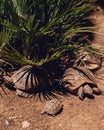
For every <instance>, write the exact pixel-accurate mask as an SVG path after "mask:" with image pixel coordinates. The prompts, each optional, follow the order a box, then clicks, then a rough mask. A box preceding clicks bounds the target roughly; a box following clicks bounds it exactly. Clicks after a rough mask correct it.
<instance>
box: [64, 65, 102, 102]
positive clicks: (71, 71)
mask: <svg viewBox="0 0 104 130" xmlns="http://www.w3.org/2000/svg"><path fill="white" fill-rule="evenodd" d="M62 84H63V85H64V87H66V88H67V89H68V90H69V92H71V93H73V94H76V95H78V96H79V98H80V99H81V100H83V99H84V97H85V96H88V97H90V96H92V95H93V93H94V94H95V93H97V94H101V91H100V89H99V88H98V86H97V83H96V80H95V77H94V75H93V73H92V72H91V71H90V70H89V69H87V68H85V67H73V68H68V69H66V70H65V72H64V74H63V78H62Z"/></svg>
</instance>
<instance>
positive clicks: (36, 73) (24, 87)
mask: <svg viewBox="0 0 104 130" xmlns="http://www.w3.org/2000/svg"><path fill="white" fill-rule="evenodd" d="M4 80H5V82H6V83H7V84H8V83H9V84H11V85H12V86H13V87H14V88H15V89H16V94H17V95H18V96H21V97H31V96H33V94H31V93H33V91H34V89H35V90H37V89H36V88H39V86H42V87H43V88H45V87H46V86H49V85H51V84H52V82H51V80H50V79H49V77H48V76H47V73H46V72H45V71H44V70H42V69H39V68H34V67H33V66H31V65H26V66H23V67H21V68H20V69H19V70H17V71H15V72H14V74H13V75H12V76H11V77H9V76H4Z"/></svg>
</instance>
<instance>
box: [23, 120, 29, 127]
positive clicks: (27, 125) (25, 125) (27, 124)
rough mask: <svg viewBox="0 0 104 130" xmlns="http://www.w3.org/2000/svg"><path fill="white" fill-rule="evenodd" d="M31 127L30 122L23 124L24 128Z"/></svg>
mask: <svg viewBox="0 0 104 130" xmlns="http://www.w3.org/2000/svg"><path fill="white" fill-rule="evenodd" d="M29 126H30V122H28V121H23V122H22V128H28V127H29Z"/></svg>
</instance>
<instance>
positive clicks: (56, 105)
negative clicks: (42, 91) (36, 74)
mask: <svg viewBox="0 0 104 130" xmlns="http://www.w3.org/2000/svg"><path fill="white" fill-rule="evenodd" d="M62 108H63V105H62V101H60V100H58V99H51V100H49V101H47V102H46V103H45V106H44V110H43V111H42V112H41V114H47V115H51V116H56V115H57V114H58V113H60V112H61V110H62Z"/></svg>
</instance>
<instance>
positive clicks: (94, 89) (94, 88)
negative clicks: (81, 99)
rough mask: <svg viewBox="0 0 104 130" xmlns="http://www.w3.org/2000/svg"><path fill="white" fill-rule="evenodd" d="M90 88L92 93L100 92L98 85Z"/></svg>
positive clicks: (98, 93) (97, 93)
mask: <svg viewBox="0 0 104 130" xmlns="http://www.w3.org/2000/svg"><path fill="white" fill-rule="evenodd" d="M92 90H93V93H94V94H96V95H100V94H101V93H102V92H101V90H100V89H99V88H98V87H93V88H92Z"/></svg>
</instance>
